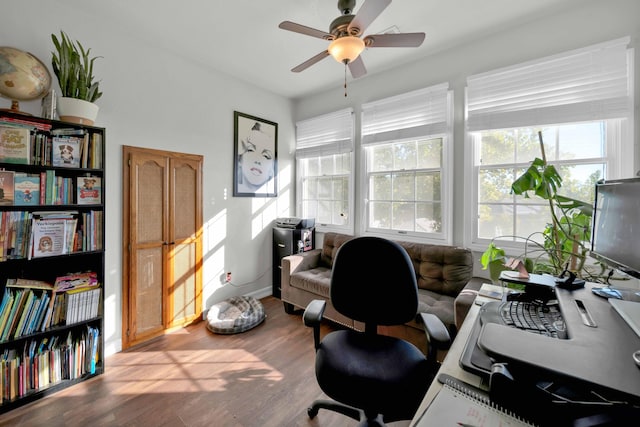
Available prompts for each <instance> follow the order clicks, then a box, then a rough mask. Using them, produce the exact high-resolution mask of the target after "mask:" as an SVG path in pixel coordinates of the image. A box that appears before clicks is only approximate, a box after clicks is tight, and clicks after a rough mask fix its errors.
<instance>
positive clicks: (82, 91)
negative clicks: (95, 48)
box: [51, 31, 102, 102]
mask: <svg viewBox="0 0 640 427" xmlns="http://www.w3.org/2000/svg"><path fill="white" fill-rule="evenodd" d="M51 39H52V41H53V44H54V46H55V48H56V50H55V52H52V55H53V56H52V59H51V64H52V66H53V72H54V73H55V75H56V77H57V78H58V83H59V84H60V90H61V91H62V96H66V97H69V98H76V99H81V100H84V101H89V102H95V101H96V100H98V99H99V98H100V97H101V96H102V92H100V89H99V83H100V82H98V81H95V77H94V75H93V63H94V61H95V60H96V59H98V58H100V57H99V56H95V57H93V58H90V56H89V55H90V53H91V49H85V48H84V47H83V46H82V44H80V42H79V41H77V40H76V41H73V40H71V39H70V38H69V36H67V34H65V32H64V31H60V39H58V37H57V36H56V35H55V34H51Z"/></svg>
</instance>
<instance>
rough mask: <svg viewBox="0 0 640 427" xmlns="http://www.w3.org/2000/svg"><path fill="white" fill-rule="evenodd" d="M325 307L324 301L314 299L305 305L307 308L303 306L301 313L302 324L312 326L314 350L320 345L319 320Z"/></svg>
mask: <svg viewBox="0 0 640 427" xmlns="http://www.w3.org/2000/svg"><path fill="white" fill-rule="evenodd" d="M326 307H327V302H326V301H323V300H321V299H314V300H313V301H311V302H310V303H309V304H308V305H307V308H305V310H304V313H303V314H302V321H303V322H304V325H305V326H309V327H311V328H313V342H314V346H315V349H316V350H317V349H318V346H319V345H320V322H321V321H322V315H323V314H324V309H325V308H326Z"/></svg>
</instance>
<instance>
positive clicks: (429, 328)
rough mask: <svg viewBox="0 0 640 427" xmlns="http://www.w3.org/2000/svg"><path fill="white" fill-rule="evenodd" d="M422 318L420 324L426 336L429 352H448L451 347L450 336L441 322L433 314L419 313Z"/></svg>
mask: <svg viewBox="0 0 640 427" xmlns="http://www.w3.org/2000/svg"><path fill="white" fill-rule="evenodd" d="M420 317H421V318H422V324H423V325H424V330H425V332H426V334H427V341H428V342H429V352H430V353H431V352H432V351H436V350H448V349H449V347H451V336H450V335H449V331H448V330H447V327H446V326H445V325H444V323H442V320H440V319H439V318H438V316H436V315H435V314H431V313H420Z"/></svg>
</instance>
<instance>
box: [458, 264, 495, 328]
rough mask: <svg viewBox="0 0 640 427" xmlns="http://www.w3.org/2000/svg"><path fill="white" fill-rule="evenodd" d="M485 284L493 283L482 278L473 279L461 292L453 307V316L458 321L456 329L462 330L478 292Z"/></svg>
mask: <svg viewBox="0 0 640 427" xmlns="http://www.w3.org/2000/svg"><path fill="white" fill-rule="evenodd" d="M485 283H491V280H489V279H483V278H481V277H472V278H471V279H470V280H469V281H468V282H467V284H466V285H465V287H464V288H463V289H462V290H461V291H460V293H459V294H458V296H457V297H456V299H455V302H454V306H453V314H454V316H455V319H456V329H458V330H460V327H461V326H462V322H464V319H465V317H467V313H468V312H469V310H470V309H471V305H472V304H473V303H474V301H475V299H476V296H477V295H478V291H479V290H480V288H481V287H482V285H483V284H485Z"/></svg>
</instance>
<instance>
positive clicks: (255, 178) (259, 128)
mask: <svg viewBox="0 0 640 427" xmlns="http://www.w3.org/2000/svg"><path fill="white" fill-rule="evenodd" d="M233 121H234V124H233V139H234V150H233V154H234V167H233V172H234V173H233V195H234V196H236V197H276V196H277V195H278V194H277V185H276V184H277V175H278V174H277V172H278V124H277V123H274V122H270V121H268V120H264V119H260V118H258V117H254V116H250V115H248V114H243V113H240V112H238V111H234V112H233Z"/></svg>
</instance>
